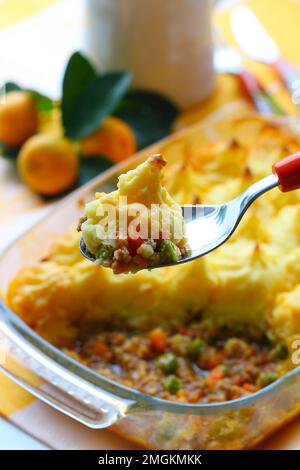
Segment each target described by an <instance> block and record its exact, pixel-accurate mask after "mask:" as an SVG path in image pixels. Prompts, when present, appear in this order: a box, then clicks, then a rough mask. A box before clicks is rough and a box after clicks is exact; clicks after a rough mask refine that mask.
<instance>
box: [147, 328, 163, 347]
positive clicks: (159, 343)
mask: <svg viewBox="0 0 300 470" xmlns="http://www.w3.org/2000/svg"><path fill="white" fill-rule="evenodd" d="M149 336H150V339H151V343H152V346H153V347H154V348H155V349H156V351H159V352H164V351H165V349H166V347H167V334H166V332H165V331H164V330H163V329H161V328H155V329H154V330H152V331H150V333H149Z"/></svg>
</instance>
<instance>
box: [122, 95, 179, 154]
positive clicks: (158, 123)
mask: <svg viewBox="0 0 300 470" xmlns="http://www.w3.org/2000/svg"><path fill="white" fill-rule="evenodd" d="M178 113H179V109H178V108H177V106H176V105H175V104H174V103H172V102H171V101H170V100H168V99H167V98H165V97H164V96H162V95H159V94H157V93H152V92H149V91H144V90H132V91H129V92H128V93H127V94H126V95H125V96H124V98H123V99H122V101H121V103H120V104H119V106H118V107H117V109H116V111H115V112H114V115H115V116H117V117H119V118H120V119H123V120H124V121H126V122H127V124H128V125H129V126H130V127H131V129H132V130H133V132H134V134H135V137H136V140H137V144H138V147H139V148H144V147H146V146H148V145H150V144H152V143H153V142H156V141H157V140H159V139H162V138H163V137H165V136H167V135H168V134H169V133H170V131H171V128H172V124H173V123H174V120H175V119H176V117H177V115H178Z"/></svg>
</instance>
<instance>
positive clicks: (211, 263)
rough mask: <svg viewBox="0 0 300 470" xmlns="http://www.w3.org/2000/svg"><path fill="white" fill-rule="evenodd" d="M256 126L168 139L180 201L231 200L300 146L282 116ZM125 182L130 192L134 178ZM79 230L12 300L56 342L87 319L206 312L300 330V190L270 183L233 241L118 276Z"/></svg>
mask: <svg viewBox="0 0 300 470" xmlns="http://www.w3.org/2000/svg"><path fill="white" fill-rule="evenodd" d="M246 124H247V123H246ZM250 124H251V123H250ZM250 124H249V125H250ZM238 125H239V124H238V123H237V124H236V127H238ZM247 125H248V124H247ZM255 125H256V129H255V132H254V131H253V130H252V131H251V132H244V131H245V129H247V127H245V122H244V123H243V129H244V131H243V132H238V131H237V130H235V132H234V140H228V141H218V142H215V143H208V144H203V143H202V141H201V139H199V140H197V137H195V138H194V139H193V140H192V141H188V140H184V139H183V140H180V139H177V140H176V139H175V141H174V142H173V143H171V144H168V145H166V146H165V148H164V149H162V150H163V152H164V155H165V156H166V159H167V160H168V165H167V166H166V167H165V170H164V176H163V184H164V186H165V187H166V189H167V191H168V192H170V194H171V195H172V198H174V200H175V202H176V203H177V204H189V203H205V204H216V203H223V202H226V201H227V200H229V199H231V198H232V197H235V196H236V195H238V194H239V193H240V192H241V191H242V190H243V189H245V188H246V187H247V186H248V185H250V184H251V183H253V182H255V181H257V180H258V179H259V178H261V177H263V176H265V175H267V174H269V173H270V171H271V170H270V169H271V166H272V164H273V163H274V162H275V161H277V160H279V159H281V158H283V157H284V156H286V155H287V154H289V153H294V152H296V151H297V150H299V148H300V138H299V137H296V136H295V135H293V134H291V133H290V132H288V131H285V130H284V129H283V128H281V127H280V126H279V125H278V126H277V125H274V124H270V123H268V122H265V121H260V120H259V121H258V122H257V124H255ZM248 133H249V135H251V137H249V136H248ZM120 185H121V188H122V190H124V191H127V193H128V194H129V192H128V185H127V181H126V179H122V178H121V179H120ZM136 189H138V188H136ZM155 194H156V193H155ZM102 197H106V198H107V197H112V196H111V195H109V196H104V195H102V196H100V198H102ZM151 197H152V194H151ZM98 201H99V200H98ZM96 204H97V200H96ZM88 225H89V223H87V226H88ZM87 228H88V227H87ZM79 236H80V235H79V234H77V233H76V232H75V230H74V231H71V232H70V233H69V234H67V235H66V236H65V237H64V238H63V239H61V240H59V241H58V242H57V243H56V244H55V246H54V247H53V250H52V253H51V255H50V257H49V259H48V260H47V261H45V262H42V263H39V264H36V265H34V266H29V267H27V268H25V269H23V270H22V271H21V272H20V273H19V274H18V275H17V276H16V278H15V279H14V280H13V281H12V283H11V285H10V289H9V292H8V302H9V305H10V307H11V308H12V309H13V310H14V311H15V312H16V313H17V314H18V315H20V316H21V317H22V318H23V319H24V320H25V321H26V322H27V323H28V324H29V325H30V326H32V327H33V328H35V329H36V330H37V331H38V332H39V333H40V334H42V335H43V336H45V337H46V338H47V339H49V340H50V341H52V342H54V343H55V344H58V345H63V344H66V342H68V341H69V340H70V341H71V340H72V339H74V337H76V334H77V332H78V329H80V328H83V326H85V325H88V324H90V325H91V324H95V323H101V324H105V323H106V324H109V325H110V326H111V325H113V324H115V325H121V326H122V328H130V329H134V330H136V329H147V328H153V327H156V326H158V325H164V324H171V323H173V324H178V323H180V322H187V321H191V320H192V319H199V318H201V319H203V320H204V321H206V322H208V323H213V324H214V325H218V327H221V326H224V325H226V326H229V327H230V328H232V329H237V330H238V329H239V328H241V327H242V326H243V325H247V327H248V326H250V327H251V326H255V327H259V328H260V329H261V330H264V329H266V328H270V329H271V330H273V331H274V332H275V333H276V335H278V336H279V337H281V338H283V339H285V340H286V339H288V338H290V337H293V335H296V334H300V310H299V305H300V304H299V302H300V293H299V285H300V282H299V281H300V267H299V266H300V191H294V192H291V193H286V194H283V193H281V192H280V191H277V190H276V189H275V190H273V191H271V192H270V193H268V194H266V195H265V196H264V197H263V198H261V199H259V200H257V201H256V202H255V204H254V205H253V206H252V207H251V208H250V209H249V211H248V212H247V215H246V216H245V217H244V220H243V222H242V223H241V226H240V227H239V229H238V230H237V232H236V233H235V234H234V236H233V237H232V238H231V239H230V240H229V241H228V242H227V243H226V244H225V245H223V246H222V247H220V248H218V249H217V250H215V251H214V252H212V253H210V254H209V255H207V256H205V257H204V258H200V259H197V260H195V261H193V262H190V263H187V264H183V265H180V266H175V267H169V268H168V267H165V268H161V269H159V270H154V271H151V272H148V271H141V272H138V273H137V274H127V275H123V274H121V275H118V276H116V275H114V274H113V273H112V271H111V270H109V269H105V268H103V267H102V266H94V265H93V264H92V263H90V262H89V261H87V260H84V259H83V258H82V256H81V255H80V253H79V251H78V240H79Z"/></svg>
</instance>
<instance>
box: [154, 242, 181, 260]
mask: <svg viewBox="0 0 300 470" xmlns="http://www.w3.org/2000/svg"><path fill="white" fill-rule="evenodd" d="M179 255H180V251H179V249H178V248H177V246H176V245H175V244H174V243H173V242H172V241H171V240H163V241H162V243H161V245H160V249H159V256H160V261H161V263H162V264H168V263H176V262H177V261H178V260H179Z"/></svg>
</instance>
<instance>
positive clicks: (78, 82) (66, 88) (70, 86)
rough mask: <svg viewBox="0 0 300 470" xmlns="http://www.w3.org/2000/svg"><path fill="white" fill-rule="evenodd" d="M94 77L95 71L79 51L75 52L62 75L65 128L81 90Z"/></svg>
mask: <svg viewBox="0 0 300 470" xmlns="http://www.w3.org/2000/svg"><path fill="white" fill-rule="evenodd" d="M95 77H96V72H95V70H94V68H93V67H92V65H91V64H90V62H89V61H88V60H87V59H86V58H85V57H84V56H83V55H82V54H81V53H80V52H75V53H74V54H73V55H72V56H71V57H70V59H69V62H68V64H67V66H66V70H65V73H64V77H63V90H62V117H63V125H64V127H65V129H68V128H69V122H70V120H71V119H72V115H73V113H74V111H75V108H76V103H77V101H78V98H79V97H80V95H81V93H82V91H83V90H84V89H85V88H86V87H87V85H88V83H89V82H90V81H91V80H92V79H94V78H95Z"/></svg>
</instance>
